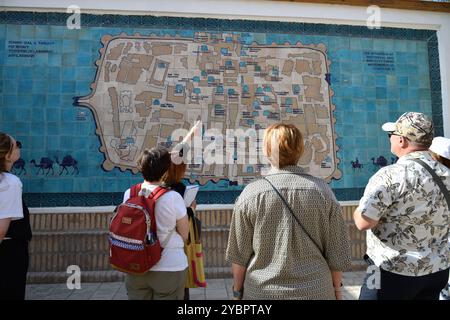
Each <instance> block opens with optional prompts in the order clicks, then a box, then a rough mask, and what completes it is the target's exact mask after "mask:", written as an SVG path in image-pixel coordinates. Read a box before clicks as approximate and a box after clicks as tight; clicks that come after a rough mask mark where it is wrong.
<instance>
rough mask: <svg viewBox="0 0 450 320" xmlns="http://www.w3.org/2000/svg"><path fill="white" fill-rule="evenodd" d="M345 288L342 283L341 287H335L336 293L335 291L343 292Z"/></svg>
mask: <svg viewBox="0 0 450 320" xmlns="http://www.w3.org/2000/svg"><path fill="white" fill-rule="evenodd" d="M343 286H344V285H343V284H342V282H341V285H340V286H339V287H334V291H335V292H341V291H342V287H343Z"/></svg>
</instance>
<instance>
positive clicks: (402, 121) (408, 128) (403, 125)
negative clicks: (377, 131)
mask: <svg viewBox="0 0 450 320" xmlns="http://www.w3.org/2000/svg"><path fill="white" fill-rule="evenodd" d="M381 128H382V129H383V130H384V131H387V132H392V133H394V134H397V135H399V136H402V137H405V138H408V140H410V141H414V142H417V143H422V144H428V145H430V144H431V142H432V141H433V137H434V128H433V122H432V121H431V120H430V119H429V118H428V117H427V116H426V115H424V114H423V113H419V112H406V113H404V114H402V115H401V116H400V118H398V120H397V121H396V122H387V123H385V124H383V126H382V127H381Z"/></svg>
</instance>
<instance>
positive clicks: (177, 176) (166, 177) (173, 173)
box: [161, 161, 187, 186]
mask: <svg viewBox="0 0 450 320" xmlns="http://www.w3.org/2000/svg"><path fill="white" fill-rule="evenodd" d="M186 166H187V165H186V163H185V162H182V163H180V164H175V163H173V161H171V162H170V166H169V169H168V170H167V171H166V172H165V173H164V174H163V176H162V177H161V182H162V183H163V184H164V185H166V186H173V185H175V184H177V183H179V182H180V181H181V179H183V178H184V175H185V173H186Z"/></svg>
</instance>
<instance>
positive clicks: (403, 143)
mask: <svg viewBox="0 0 450 320" xmlns="http://www.w3.org/2000/svg"><path fill="white" fill-rule="evenodd" d="M398 142H399V143H400V146H401V147H402V148H403V149H405V148H407V147H408V146H409V141H408V139H406V138H405V137H403V136H400V139H399V141H398Z"/></svg>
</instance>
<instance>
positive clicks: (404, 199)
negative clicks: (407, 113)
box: [358, 151, 450, 276]
mask: <svg viewBox="0 0 450 320" xmlns="http://www.w3.org/2000/svg"><path fill="white" fill-rule="evenodd" d="M412 158H417V159H421V160H422V161H424V162H425V163H427V164H428V165H429V166H430V167H431V168H432V169H434V170H435V172H436V174H437V175H438V176H439V177H441V179H442V181H443V182H444V185H445V186H446V187H447V189H449V190H450V169H448V168H447V167H445V166H444V165H442V164H440V163H439V162H437V161H434V160H433V159H432V158H431V155H430V153H429V152H427V151H416V152H412V153H409V154H407V155H405V156H402V157H401V158H400V159H399V160H398V161H397V163H396V164H393V165H390V166H387V167H384V168H382V169H380V170H379V171H378V172H377V173H376V174H375V175H374V176H373V177H372V178H370V180H369V183H368V184H367V187H366V189H365V191H364V196H363V197H362V199H361V200H360V202H359V207H358V210H359V212H361V213H362V214H363V215H364V216H366V217H368V218H370V219H372V220H376V221H379V223H378V225H377V226H376V227H375V228H373V229H372V230H369V231H367V254H368V255H369V257H370V258H372V260H373V261H374V262H375V264H376V265H377V266H379V267H380V268H382V269H384V270H386V271H389V272H393V273H397V274H401V275H405V276H422V275H426V274H430V273H434V272H437V271H440V270H445V269H447V268H448V267H449V266H450V252H449V249H448V241H449V229H450V211H449V210H448V207H447V203H446V201H445V198H444V195H443V194H442V192H441V190H440V189H439V187H438V186H437V185H436V184H435V183H434V181H433V178H432V176H431V175H430V173H429V172H428V171H426V169H425V168H423V167H422V166H421V165H419V164H418V163H416V162H414V161H411V159H412Z"/></svg>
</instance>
